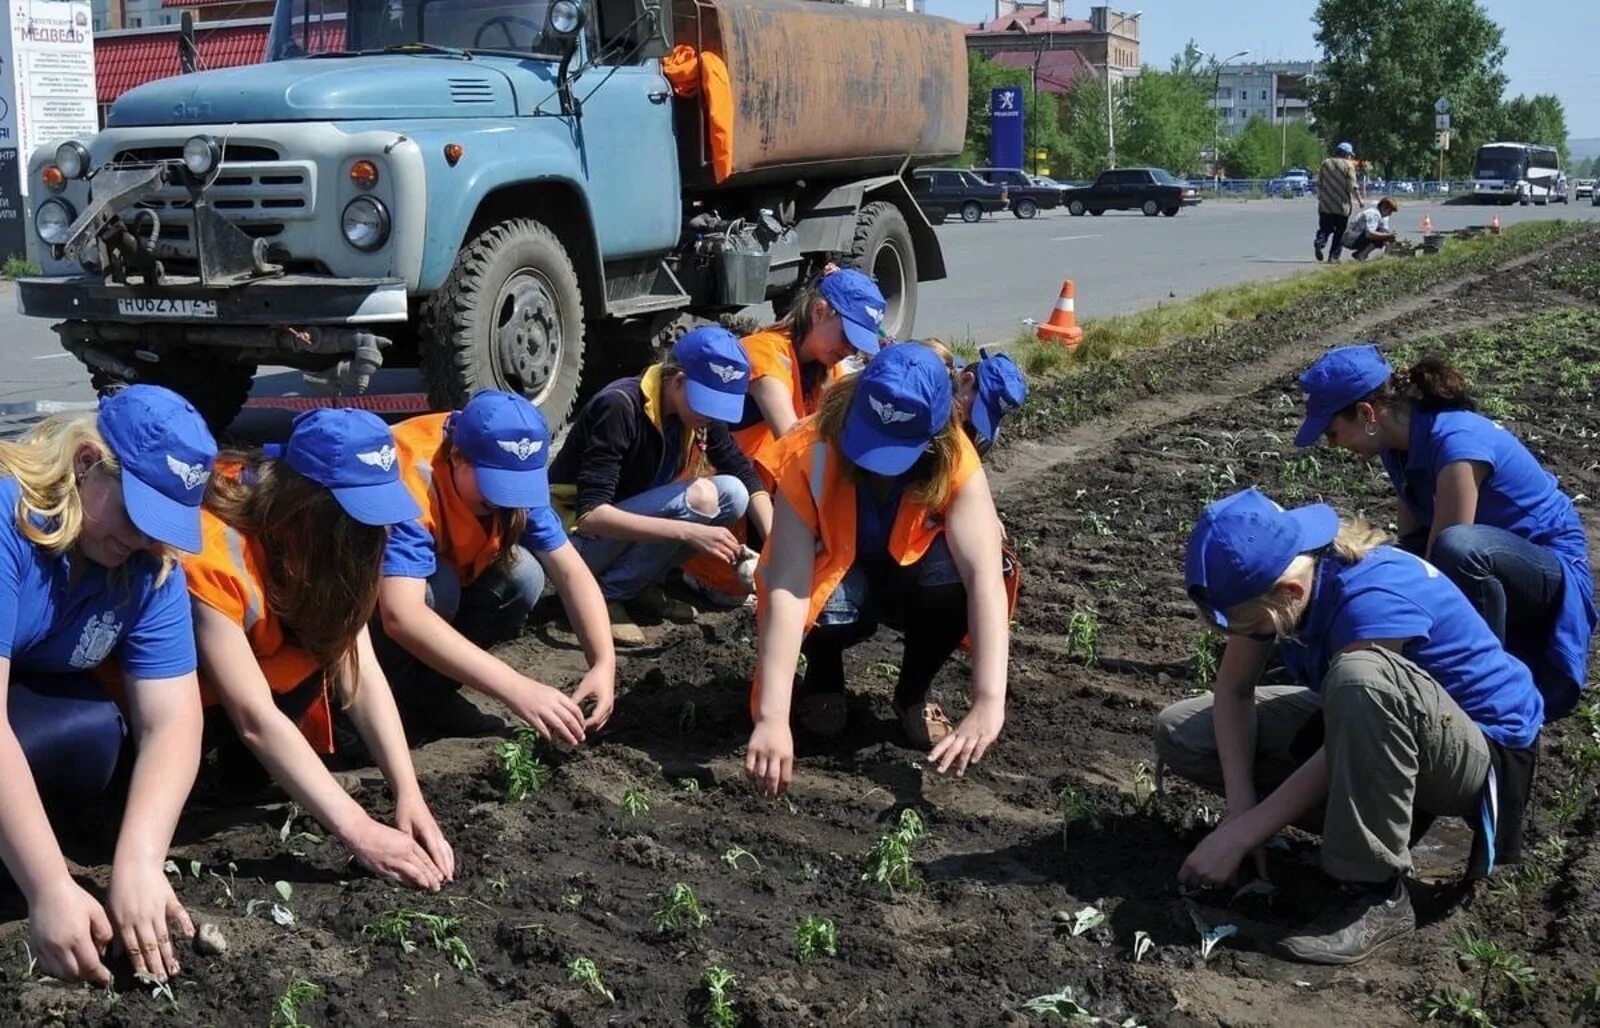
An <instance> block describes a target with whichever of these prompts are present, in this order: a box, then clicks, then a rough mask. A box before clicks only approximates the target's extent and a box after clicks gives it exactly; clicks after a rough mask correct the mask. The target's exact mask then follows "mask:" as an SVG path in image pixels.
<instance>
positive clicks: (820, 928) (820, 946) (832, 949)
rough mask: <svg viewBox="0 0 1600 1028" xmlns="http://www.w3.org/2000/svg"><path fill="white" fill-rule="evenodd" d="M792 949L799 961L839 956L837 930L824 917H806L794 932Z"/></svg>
mask: <svg viewBox="0 0 1600 1028" xmlns="http://www.w3.org/2000/svg"><path fill="white" fill-rule="evenodd" d="M794 949H795V952H796V953H798V954H799V955H800V959H801V960H815V959H816V958H817V957H820V956H829V957H836V956H838V955H839V929H838V927H837V926H835V925H834V923H833V922H832V921H831V920H829V919H828V918H826V917H808V918H806V919H805V920H804V921H801V922H800V923H799V925H797V926H796V927H795V930H794Z"/></svg>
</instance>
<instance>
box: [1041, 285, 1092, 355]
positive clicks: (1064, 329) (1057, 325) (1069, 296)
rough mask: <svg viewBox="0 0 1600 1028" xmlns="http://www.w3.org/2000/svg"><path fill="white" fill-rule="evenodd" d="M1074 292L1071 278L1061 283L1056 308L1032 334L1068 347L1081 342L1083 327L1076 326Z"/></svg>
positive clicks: (1076, 315)
mask: <svg viewBox="0 0 1600 1028" xmlns="http://www.w3.org/2000/svg"><path fill="white" fill-rule="evenodd" d="M1076 293H1077V290H1076V288H1075V287H1074V286H1073V284H1072V279H1070V278H1069V279H1067V280H1066V281H1065V282H1063V283H1061V295H1060V296H1059V297H1057V299H1056V309H1055V310H1053V311H1051V312H1050V320H1049V321H1046V322H1045V323H1044V324H1042V325H1040V326H1039V327H1038V328H1037V329H1035V330H1034V335H1036V336H1038V337H1039V338H1040V339H1041V340H1043V341H1044V342H1047V343H1048V342H1051V341H1054V342H1058V343H1060V344H1061V345H1063V346H1065V347H1068V348H1069V349H1070V348H1071V347H1074V346H1077V345H1078V344H1079V343H1081V342H1083V329H1081V328H1079V327H1078V313H1077V308H1076V304H1075V302H1074V299H1073V297H1074V296H1075V295H1076Z"/></svg>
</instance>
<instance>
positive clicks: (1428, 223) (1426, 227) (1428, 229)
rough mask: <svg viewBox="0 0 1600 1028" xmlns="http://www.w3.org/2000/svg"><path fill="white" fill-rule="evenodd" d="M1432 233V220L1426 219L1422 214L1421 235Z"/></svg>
mask: <svg viewBox="0 0 1600 1028" xmlns="http://www.w3.org/2000/svg"><path fill="white" fill-rule="evenodd" d="M1432 232H1433V219H1432V218H1430V217H1428V216H1427V215H1426V214H1424V215H1423V216H1422V234H1423V235H1428V234H1430V233H1432Z"/></svg>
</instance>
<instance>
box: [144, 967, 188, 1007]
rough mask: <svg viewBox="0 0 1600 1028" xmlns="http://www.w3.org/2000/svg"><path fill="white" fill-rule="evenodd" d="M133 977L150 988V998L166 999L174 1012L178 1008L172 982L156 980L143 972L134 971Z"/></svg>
mask: <svg viewBox="0 0 1600 1028" xmlns="http://www.w3.org/2000/svg"><path fill="white" fill-rule="evenodd" d="M133 977H134V980H135V981H137V982H138V983H139V984H140V985H143V986H144V987H145V988H147V989H149V990H150V998H151V999H164V1000H166V1001H167V1005H168V1006H170V1007H172V1010H173V1012H174V1013H176V1012H177V1011H178V1010H179V1009H180V1008H179V1006H178V997H177V996H176V995H175V994H174V993H173V991H172V982H171V981H165V982H162V981H157V980H156V979H155V978H153V977H151V976H150V975H147V974H143V973H136V974H135V975H134V976H133Z"/></svg>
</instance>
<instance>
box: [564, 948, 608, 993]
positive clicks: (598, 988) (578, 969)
mask: <svg viewBox="0 0 1600 1028" xmlns="http://www.w3.org/2000/svg"><path fill="white" fill-rule="evenodd" d="M567 980H568V981H572V982H577V983H578V984H580V985H583V986H584V987H586V988H588V989H589V990H590V991H591V992H596V993H599V994H600V995H602V996H604V997H605V998H606V1001H607V1002H610V1003H615V1002H616V1001H617V997H616V996H615V995H613V994H612V992H611V990H610V989H609V988H607V987H606V983H605V979H603V978H601V977H600V968H598V967H596V966H595V963H594V961H593V960H590V959H589V958H588V957H577V958H576V959H574V960H573V961H572V963H570V964H568V965H567Z"/></svg>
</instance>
